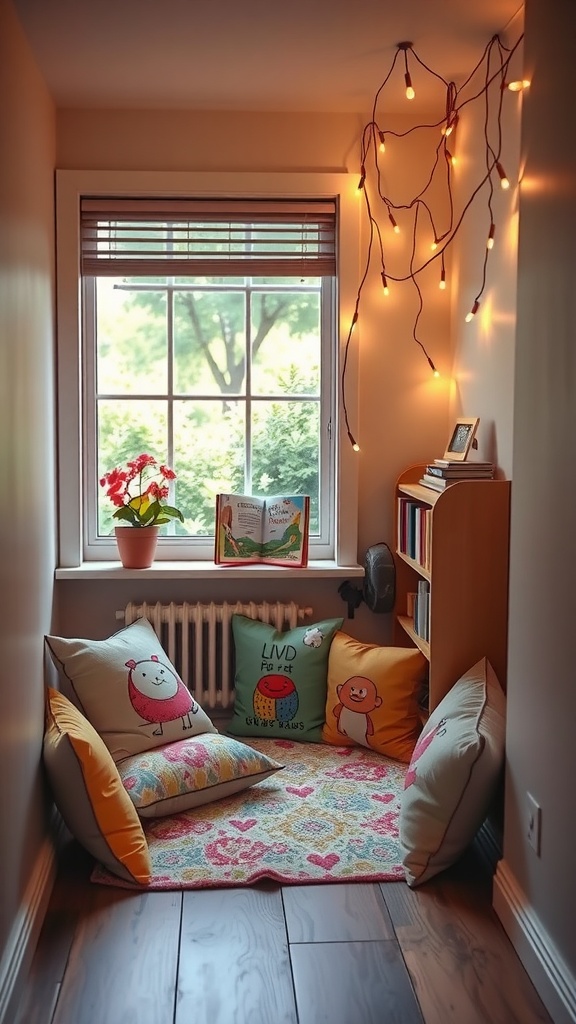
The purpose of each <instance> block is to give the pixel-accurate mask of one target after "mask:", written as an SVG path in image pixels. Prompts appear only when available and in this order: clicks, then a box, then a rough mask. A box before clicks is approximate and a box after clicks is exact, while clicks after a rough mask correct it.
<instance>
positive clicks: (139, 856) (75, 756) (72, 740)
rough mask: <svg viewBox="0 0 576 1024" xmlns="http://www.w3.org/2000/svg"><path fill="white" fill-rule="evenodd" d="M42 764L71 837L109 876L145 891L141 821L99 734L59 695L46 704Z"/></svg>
mask: <svg viewBox="0 0 576 1024" xmlns="http://www.w3.org/2000/svg"><path fill="white" fill-rule="evenodd" d="M44 763H45V765H46V770H47V772H48V778H49V780H50V784H51V787H52V792H53V795H54V800H55V803H56V806H57V807H58V809H59V811H60V813H61V815H62V817H63V818H64V821H65V822H66V825H67V826H68V828H69V829H70V831H71V833H72V835H73V836H74V838H75V839H77V840H78V842H79V843H81V844H82V846H84V847H85V849H86V850H88V852H89V853H91V854H92V856H93V857H96V859H97V860H99V861H100V863H101V864H103V865H104V866H105V867H106V868H108V870H109V871H112V872H113V873H114V874H116V875H118V876H119V877H120V878H123V879H125V880H126V881H129V882H138V883H140V884H141V885H146V884H147V883H148V882H149V881H150V875H151V866H150V854H149V852H148V843H147V842H146V837H145V835H144V832H143V830H142V825H141V824H140V819H139V818H138V815H137V813H136V810H135V808H134V806H133V804H132V801H131V800H130V797H129V796H128V794H127V792H126V790H125V789H124V786H123V785H122V782H121V780H120V776H119V774H118V769H117V768H116V765H115V764H114V761H113V760H112V757H111V755H110V752H109V751H108V750H107V748H106V746H105V745H104V743H103V741H102V740H101V739H100V737H99V735H98V733H97V732H96V731H95V730H94V728H93V727H92V726H91V725H90V722H88V720H87V719H86V718H84V716H83V715H82V714H81V712H80V711H78V709H77V708H75V707H74V705H73V704H72V703H71V702H70V701H69V700H68V698H67V697H65V696H64V694H62V693H59V692H58V690H52V689H49V690H48V693H47V698H46V731H45V734H44Z"/></svg>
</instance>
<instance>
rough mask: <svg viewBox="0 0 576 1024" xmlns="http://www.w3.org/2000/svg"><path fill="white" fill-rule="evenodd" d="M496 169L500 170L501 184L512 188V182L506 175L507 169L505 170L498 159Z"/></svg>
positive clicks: (503, 186)
mask: <svg viewBox="0 0 576 1024" xmlns="http://www.w3.org/2000/svg"><path fill="white" fill-rule="evenodd" d="M496 170H497V171H498V177H499V178H500V186H501V187H502V188H503V189H507V188H510V182H509V181H508V178H507V177H506V171H505V170H504V168H503V167H502V164H501V163H500V162H499V161H498V160H497V161H496Z"/></svg>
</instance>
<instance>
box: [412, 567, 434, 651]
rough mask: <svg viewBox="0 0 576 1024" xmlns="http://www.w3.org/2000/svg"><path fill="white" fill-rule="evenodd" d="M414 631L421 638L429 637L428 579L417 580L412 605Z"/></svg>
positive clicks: (427, 638)
mask: <svg viewBox="0 0 576 1024" xmlns="http://www.w3.org/2000/svg"><path fill="white" fill-rule="evenodd" d="M414 631H415V633H417V634H418V636H419V637H421V639H422V640H426V641H428V640H429V639H430V584H429V582H428V580H418V591H417V593H416V601H415V606H414Z"/></svg>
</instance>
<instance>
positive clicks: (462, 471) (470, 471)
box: [420, 459, 494, 491]
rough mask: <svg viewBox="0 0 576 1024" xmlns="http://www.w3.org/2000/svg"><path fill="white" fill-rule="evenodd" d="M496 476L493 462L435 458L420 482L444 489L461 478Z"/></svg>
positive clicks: (438, 489) (483, 478)
mask: <svg viewBox="0 0 576 1024" xmlns="http://www.w3.org/2000/svg"><path fill="white" fill-rule="evenodd" d="M493 476H494V463H493V462H456V461H455V460H453V459H434V462H431V463H430V465H428V466H426V469H425V472H424V476H422V477H421V479H420V483H421V484H424V487H432V488H433V490H435V491H443V490H444V488H445V487H449V486H450V484H455V483H457V482H458V481H459V480H491V479H492V478H493Z"/></svg>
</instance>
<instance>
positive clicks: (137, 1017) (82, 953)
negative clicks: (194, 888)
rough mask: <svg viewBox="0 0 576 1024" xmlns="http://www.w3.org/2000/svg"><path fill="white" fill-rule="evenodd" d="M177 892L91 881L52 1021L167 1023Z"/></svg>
mask: <svg viewBox="0 0 576 1024" xmlns="http://www.w3.org/2000/svg"><path fill="white" fill-rule="evenodd" d="M181 907H182V893H180V892H152V893H132V892H126V891H125V890H122V889H112V888H110V889H109V888H105V887H104V886H92V887H91V892H90V894H89V898H88V907H87V908H85V913H84V916H83V918H82V921H81V923H80V924H79V926H78V929H77V931H76V937H75V940H74V944H73V946H72V950H71V955H70V959H69V962H68V966H67V968H66V972H65V975H64V980H63V983H62V986H61V988H60V994H59V998H58V1002H57V1004H56V1010H55V1013H54V1018H53V1024H116V1022H118V1024H120V1022H122V1024H172V1021H173V1015H174V993H175V987H176V978H177V970H178V940H179V933H180V916H181Z"/></svg>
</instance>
